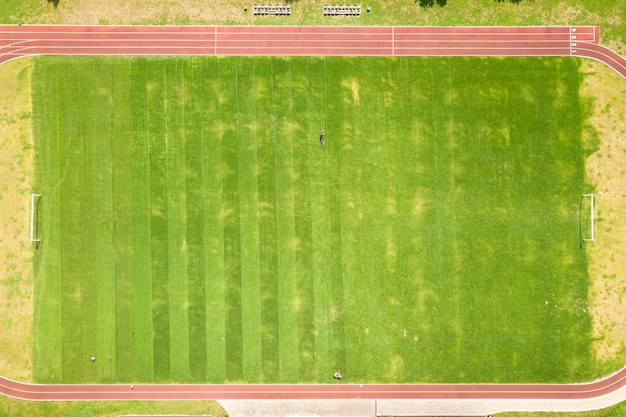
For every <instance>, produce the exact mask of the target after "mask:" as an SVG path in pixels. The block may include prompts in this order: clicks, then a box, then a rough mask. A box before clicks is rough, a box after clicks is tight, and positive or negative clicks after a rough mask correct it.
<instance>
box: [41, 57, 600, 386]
mask: <svg viewBox="0 0 626 417" xmlns="http://www.w3.org/2000/svg"><path fill="white" fill-rule="evenodd" d="M579 65H580V63H579V61H577V60H573V59H563V58H561V59H556V58H554V59H539V58H528V59H522V58H514V59H478V58H476V59H465V58H454V59H446V58H432V59H427V58H420V59H415V58H406V59H392V58H382V59H375V58H359V59H354V58H352V59H347V58H327V59H321V58H291V59H286V58H188V59H175V58H171V59H147V58H134V59H131V58H77V57H71V58H66V57H45V58H37V59H36V66H35V70H34V74H33V86H34V93H33V94H34V95H33V107H34V109H33V111H34V116H33V120H34V121H35V122H34V135H35V139H36V159H37V186H36V191H37V192H39V193H40V194H42V195H43V197H42V201H41V204H40V215H39V218H40V230H41V238H42V244H41V246H40V247H39V250H38V252H37V265H36V269H37V284H36V295H37V300H36V318H35V337H34V350H35V353H34V361H35V363H34V368H35V369H34V374H35V378H36V379H37V381H39V382H57V381H64V382H95V381H102V382H113V381H119V382H122V381H123V382H129V381H136V382H140V381H145V382H148V381H149V382H165V381H176V382H187V381H210V382H234V381H245V382H304V381H314V382H329V381H332V378H331V376H332V371H333V370H334V369H336V368H341V370H342V371H343V373H344V375H345V380H346V381H352V380H354V381H380V382H396V381H398V382H409V381H411V382H417V381H419V382H479V381H485V382H544V381H546V382H547V381H572V380H577V381H578V380H587V379H589V378H590V377H591V376H592V375H593V364H594V360H593V354H592V352H591V335H590V331H591V320H590V317H589V312H588V308H587V306H588V304H587V293H588V286H589V277H588V275H587V265H586V258H585V252H584V250H583V251H581V250H580V245H579V243H580V241H579V238H580V230H579V223H580V213H579V207H580V200H581V195H582V194H583V193H585V192H589V191H590V188H589V187H588V186H587V185H586V183H585V177H584V163H583V160H584V157H585V156H586V154H587V150H585V149H584V146H583V143H582V139H581V131H582V127H583V124H584V122H585V117H586V116H585V106H584V103H582V102H581V100H580V97H579V92H578V89H579V84H580V81H581V79H580V74H579V72H578V66H579ZM320 129H325V130H326V146H324V147H322V146H320V144H319V140H318V138H319V132H320ZM92 355H94V356H96V357H97V358H98V359H97V361H96V362H94V363H92V362H91V361H90V360H89V358H90V357H91V356H92Z"/></svg>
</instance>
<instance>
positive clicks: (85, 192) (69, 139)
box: [58, 65, 99, 382]
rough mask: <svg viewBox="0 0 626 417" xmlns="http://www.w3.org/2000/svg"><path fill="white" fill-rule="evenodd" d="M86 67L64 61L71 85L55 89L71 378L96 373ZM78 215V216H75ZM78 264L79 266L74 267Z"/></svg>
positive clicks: (66, 354) (66, 362) (90, 105)
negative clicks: (62, 114) (61, 112)
mask: <svg viewBox="0 0 626 417" xmlns="http://www.w3.org/2000/svg"><path fill="white" fill-rule="evenodd" d="M85 69H86V70H83V71H74V69H73V68H72V66H69V67H68V68H67V70H66V72H65V80H64V81H65V82H69V84H70V85H72V86H73V87H74V88H73V89H71V90H63V93H62V94H59V99H60V102H59V103H58V104H59V106H61V108H64V109H66V111H67V112H68V114H69V115H68V118H67V120H66V123H65V124H64V125H63V128H62V129H61V135H62V137H63V138H65V139H64V140H62V143H63V145H64V147H65V149H64V160H65V163H66V164H67V165H68V166H72V165H75V166H76V167H78V169H67V173H66V174H65V175H64V178H63V181H62V183H61V207H62V208H63V211H62V213H61V227H62V228H63V235H64V239H63V240H62V242H61V244H62V249H61V250H62V255H61V256H62V257H61V262H62V264H63V265H64V268H63V270H62V274H63V275H62V291H63V293H62V300H63V323H64V325H63V337H64V343H63V375H64V378H69V379H71V380H75V381H81V382H88V381H92V380H93V378H95V377H96V374H95V366H94V364H92V362H91V360H90V357H91V356H92V355H93V353H94V352H95V350H96V343H97V329H96V326H97V309H96V308H94V306H96V305H97V287H98V282H97V281H96V274H95V271H96V262H95V260H96V259H97V250H98V245H99V243H97V242H96V243H93V244H89V241H88V240H87V239H85V238H83V237H87V236H91V237H94V236H96V233H97V222H95V221H94V220H96V218H97V213H96V212H95V211H94V210H96V207H95V205H94V199H95V198H96V195H95V193H94V178H93V171H92V170H93V169H94V165H93V163H94V161H95V160H96V155H95V144H94V141H93V140H89V139H90V138H92V137H93V136H94V133H95V126H94V122H95V121H94V111H95V109H94V101H93V94H94V93H93V89H92V88H91V86H92V83H93V74H92V72H91V71H90V68H89V65H87V66H86V68H85ZM77 219H82V220H83V221H81V222H78V221H77ZM78 265H82V266H83V267H82V268H77V266H78Z"/></svg>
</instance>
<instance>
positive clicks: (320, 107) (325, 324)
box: [301, 59, 336, 381]
mask: <svg viewBox="0 0 626 417" xmlns="http://www.w3.org/2000/svg"><path fill="white" fill-rule="evenodd" d="M308 79H309V85H308V91H307V97H308V109H309V110H308V116H309V117H308V120H307V126H306V128H307V130H306V136H305V137H304V138H302V139H301V140H302V141H303V142H304V146H302V149H303V151H305V152H306V153H305V155H306V158H307V159H308V160H309V161H310V163H309V164H308V165H307V170H308V173H307V176H308V177H309V178H310V181H311V183H310V194H311V218H310V221H311V255H310V256H311V264H312V265H311V273H312V279H313V289H314V290H313V294H312V296H313V301H314V330H313V332H314V335H315V362H316V365H317V366H316V369H315V378H316V380H318V381H322V380H324V379H325V377H326V378H328V376H329V375H332V372H330V371H331V370H332V369H329V365H330V366H331V367H334V366H332V365H333V361H334V359H333V358H332V352H331V351H330V347H331V344H330V337H331V327H330V325H331V309H332V305H331V303H332V297H331V286H332V283H331V282H332V281H331V280H332V277H331V276H330V271H329V262H328V261H329V259H330V246H329V240H330V218H331V217H332V216H334V215H335V214H336V211H335V210H333V209H334V207H330V206H329V204H328V194H329V187H330V184H332V182H331V181H332V179H330V178H328V176H327V173H328V154H329V153H331V152H332V149H331V147H330V146H322V145H321V142H320V140H319V136H320V132H321V130H323V129H326V128H327V126H326V61H325V60H323V59H314V60H309V65H308ZM327 130H328V129H327Z"/></svg>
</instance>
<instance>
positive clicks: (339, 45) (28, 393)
mask: <svg viewBox="0 0 626 417" xmlns="http://www.w3.org/2000/svg"><path fill="white" fill-rule="evenodd" d="M598 40H599V29H598V28H597V27H593V26H572V27H570V26H560V27H284V26H280V27H261V26H241V27H238V26H183V27H176V26H159V27H155V26H0V63H2V62H6V61H9V60H12V59H16V58H19V57H23V56H28V55H308V56H581V57H589V58H594V59H597V60H600V61H602V62H604V63H606V64H607V65H609V66H610V67H612V68H613V69H615V70H616V71H617V72H619V73H620V74H621V75H622V76H623V77H625V78H626V60H625V59H624V58H623V57H621V56H620V55H618V54H616V53H615V52H613V51H611V50H610V49H608V48H605V47H603V46H601V45H600V44H599V43H598ZM624 386H626V368H624V369H622V370H621V371H619V372H618V373H616V374H614V375H612V376H610V377H607V378H605V379H603V380H599V381H596V382H592V383H587V384H364V385H359V384H296V385H281V384H262V385H258V384H245V385H235V384H162V385H143V384H139V385H135V386H134V388H133V389H131V388H130V386H129V385H117V384H113V385H106V384H88V385H65V384H50V385H38V384H25V383H21V382H16V381H12V380H10V379H6V378H2V377H0V393H2V394H5V395H8V396H11V397H15V398H20V399H25V400H88V399H99V400H130V399H132V400H147V399H151V400H154V399H168V400H174V399H180V400H187V399H212V400H220V399H359V398H360V399H453V398H454V399H582V398H595V397H599V396H602V395H606V394H609V393H611V392H614V391H615V390H617V389H619V388H622V387H624Z"/></svg>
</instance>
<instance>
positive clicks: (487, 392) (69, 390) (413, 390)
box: [0, 367, 626, 400]
mask: <svg viewBox="0 0 626 417" xmlns="http://www.w3.org/2000/svg"><path fill="white" fill-rule="evenodd" d="M624 386H626V367H625V368H623V369H622V370H620V371H619V372H617V373H615V374H613V375H611V376H609V377H607V378H604V379H601V380H598V381H595V382H591V383H586V384H362V385H361V384H136V385H134V387H133V389H131V388H130V386H129V385H121V384H108V385H107V384H83V385H72V384H48V385H40V384H26V383H22V382H17V381H13V380H10V379H7V378H3V377H0V392H1V393H2V394H4V395H7V396H10V397H14V398H19V399H23V400H157V399H164V400H225V399H247V400H254V399H266V400H267V399H282V400H288V399H378V400H380V399H474V400H475V399H483V400H486V399H528V400H533V399H535V400H536V399H556V400H581V399H590V398H598V397H601V396H604V395H607V394H609V393H612V392H614V391H616V390H617V389H619V388H622V387H624Z"/></svg>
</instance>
